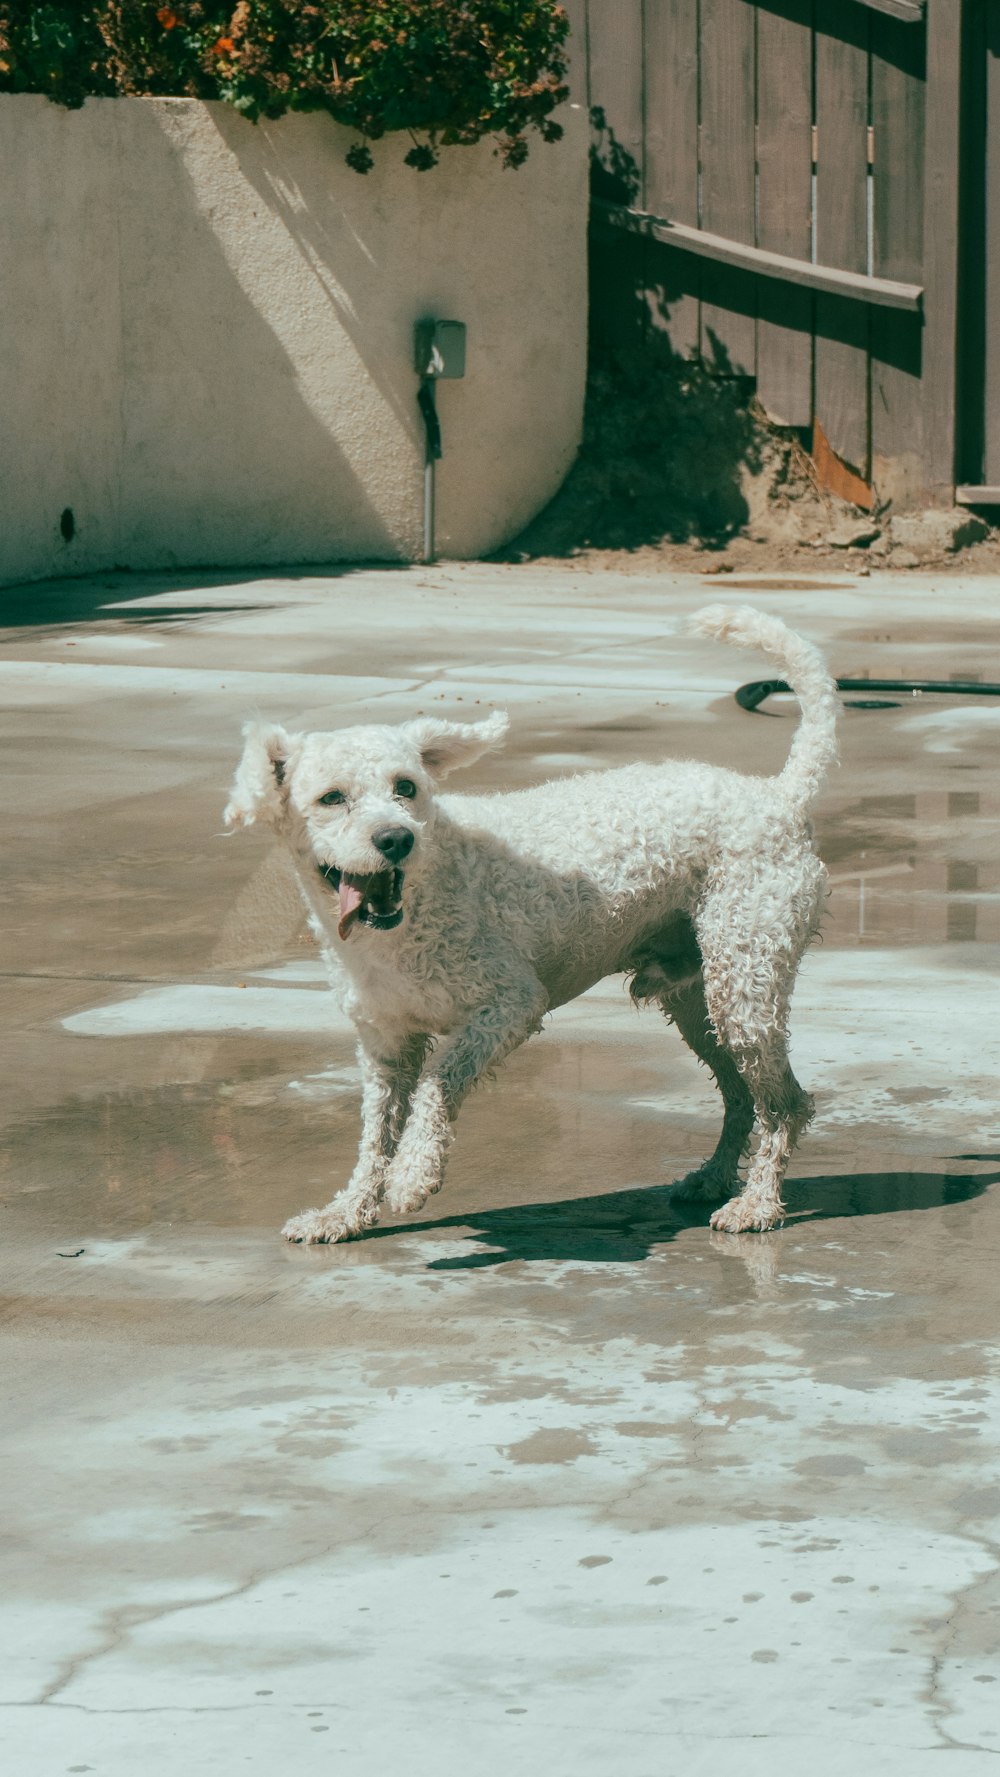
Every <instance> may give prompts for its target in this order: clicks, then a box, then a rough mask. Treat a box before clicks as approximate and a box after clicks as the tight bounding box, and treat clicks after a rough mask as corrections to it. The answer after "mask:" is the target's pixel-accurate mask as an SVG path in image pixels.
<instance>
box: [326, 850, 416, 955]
mask: <svg viewBox="0 0 1000 1777" xmlns="http://www.w3.org/2000/svg"><path fill="white" fill-rule="evenodd" d="M319 873H320V875H321V876H322V878H323V880H324V882H327V883H329V885H330V887H331V888H332V889H336V891H337V894H338V895H339V897H340V919H339V921H338V924H337V936H338V937H339V938H346V937H347V934H348V932H349V931H350V929H351V927H352V926H353V925H362V926H373V927H374V928H375V930H376V931H378V932H391V931H392V928H393V926H398V924H399V922H400V920H401V919H402V917H403V872H402V870H394V869H389V870H374V871H373V872H372V873H371V875H370V876H362V875H359V874H357V873H356V872H354V871H352V870H338V869H337V866H336V865H335V864H321V865H320V866H319Z"/></svg>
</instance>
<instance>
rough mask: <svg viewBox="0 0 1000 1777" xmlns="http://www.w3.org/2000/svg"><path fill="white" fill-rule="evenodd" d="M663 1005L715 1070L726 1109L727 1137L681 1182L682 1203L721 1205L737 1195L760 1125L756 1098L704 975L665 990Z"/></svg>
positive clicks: (678, 1186)
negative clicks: (724, 1037) (721, 1034)
mask: <svg viewBox="0 0 1000 1777" xmlns="http://www.w3.org/2000/svg"><path fill="white" fill-rule="evenodd" d="M657 1003H658V1004H659V1006H660V1007H661V1008H662V1010H663V1011H664V1012H665V1013H666V1016H667V1017H668V1018H669V1019H670V1021H671V1022H672V1023H673V1024H675V1025H676V1026H677V1029H678V1030H679V1031H680V1034H681V1036H682V1037H683V1038H684V1041H685V1042H686V1043H687V1045H688V1047H689V1048H690V1049H693V1051H694V1053H695V1054H696V1055H697V1057H698V1059H699V1061H703V1062H704V1063H705V1065H706V1067H708V1068H709V1069H710V1070H711V1072H712V1074H713V1075H714V1078H715V1083H716V1085H717V1086H718V1088H719V1091H720V1093H721V1094H722V1103H723V1106H724V1113H723V1119H722V1133H721V1135H720V1136H719V1140H718V1144H717V1146H716V1149H715V1152H714V1154H713V1155H712V1157H711V1159H709V1160H706V1161H705V1162H704V1164H703V1165H702V1166H699V1167H697V1168H696V1169H695V1171H694V1172H689V1173H688V1174H687V1177H686V1178H682V1179H679V1180H678V1181H677V1183H676V1185H675V1186H674V1190H675V1192H676V1194H677V1195H678V1196H679V1197H691V1198H710V1199H713V1200H716V1201H717V1200H718V1198H720V1197H727V1196H728V1195H729V1194H730V1192H732V1191H735V1189H736V1187H737V1185H738V1184H739V1165H740V1161H741V1159H742V1158H743V1155H744V1154H745V1152H746V1149H747V1143H748V1142H749V1139H750V1133H751V1130H752V1129H753V1123H754V1108H753V1097H752V1095H751V1092H750V1089H749V1087H748V1086H747V1084H746V1081H745V1080H744V1079H743V1076H742V1075H741V1073H740V1071H739V1068H738V1067H737V1065H736V1063H735V1061H734V1060H733V1057H732V1056H731V1055H730V1053H729V1051H728V1049H726V1048H724V1047H723V1045H722V1044H721V1043H720V1042H719V1040H718V1038H717V1036H716V1034H715V1032H714V1030H713V1029H712V1021H711V1019H710V1018H709V1015H708V1007H707V1005H706V1004H705V983H704V980H703V979H702V977H701V975H700V974H699V975H697V976H696V977H695V979H694V980H693V981H688V982H682V983H678V984H677V985H675V986H667V987H665V988H664V989H663V990H662V991H661V992H660V993H659V994H658V995H657Z"/></svg>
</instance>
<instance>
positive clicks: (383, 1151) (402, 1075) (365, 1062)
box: [282, 1036, 429, 1246]
mask: <svg viewBox="0 0 1000 1777" xmlns="http://www.w3.org/2000/svg"><path fill="white" fill-rule="evenodd" d="M428 1042H429V1039H428V1038H427V1037H426V1036H415V1037H410V1038H409V1039H408V1040H407V1041H406V1042H405V1043H404V1044H403V1045H402V1047H401V1048H400V1049H398V1050H396V1051H395V1052H394V1053H392V1054H391V1055H384V1054H381V1053H379V1048H380V1047H381V1045H379V1044H377V1043H375V1042H373V1039H372V1037H370V1036H369V1037H367V1038H366V1037H365V1036H363V1037H362V1041H361V1042H360V1043H359V1044H358V1061H359V1063H360V1066H361V1078H362V1095H361V1146H360V1149H359V1151H358V1158H357V1164H356V1165H355V1168H354V1171H353V1173H352V1174H351V1177H350V1179H349V1181H348V1183H347V1184H346V1185H345V1187H344V1189H343V1190H342V1191H341V1192H340V1193H339V1194H338V1195H337V1196H336V1197H334V1199H333V1201H332V1202H331V1203H328V1204H327V1205H326V1207H325V1208H324V1209H309V1210H306V1211H305V1213H304V1214H303V1215H298V1216H292V1218H291V1220H290V1221H288V1222H286V1223H285V1226H284V1228H283V1229H282V1233H283V1234H284V1236H285V1238H286V1240H295V1241H299V1242H301V1243H302V1244H303V1245H307V1246H316V1245H320V1244H322V1243H324V1242H332V1241H335V1240H349V1239H350V1237H351V1236H352V1235H353V1234H360V1233H361V1232H362V1231H363V1229H365V1228H370V1227H371V1225H372V1223H373V1222H375V1221H377V1220H378V1212H379V1205H380V1204H381V1202H382V1198H383V1196H384V1195H385V1184H386V1173H387V1170H388V1167H389V1163H390V1161H391V1159H392V1156H393V1154H394V1153H395V1152H396V1148H397V1146H398V1143H399V1137H400V1134H401V1132H402V1129H403V1125H404V1123H405V1120H406V1115H407V1112H408V1111H409V1108H410V1101H411V1099H412V1096H413V1088H414V1086H415V1085H416V1082H417V1079H418V1078H419V1075H420V1070H421V1068H422V1066H423V1064H424V1059H425V1057H426V1054H427V1049H428Z"/></svg>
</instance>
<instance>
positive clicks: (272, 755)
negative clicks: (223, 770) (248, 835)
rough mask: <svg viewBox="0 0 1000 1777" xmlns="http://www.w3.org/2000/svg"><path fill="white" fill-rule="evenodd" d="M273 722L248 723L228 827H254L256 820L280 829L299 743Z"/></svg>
mask: <svg viewBox="0 0 1000 1777" xmlns="http://www.w3.org/2000/svg"><path fill="white" fill-rule="evenodd" d="M299 738H300V737H299V736H298V735H290V734H286V733H285V730H284V729H283V728H277V727H275V726H274V725H273V724H272V723H269V722H245V723H244V725H243V757H242V759H241V760H240V762H239V764H238V766H237V767H236V776H235V778H234V779H233V788H232V791H231V793H230V797H229V801H228V803H227V804H226V808H225V811H224V813H223V816H222V818H223V820H224V822H225V824H226V826H227V827H252V826H253V824H254V822H255V821H258V820H265V821H270V822H271V824H272V826H278V825H279V823H280V822H281V821H282V819H283V818H284V813H285V804H286V801H287V797H288V790H287V787H286V782H285V780H286V776H287V771H288V761H289V758H290V756H291V754H292V753H293V752H294V750H295V746H296V744H297V742H298V740H299Z"/></svg>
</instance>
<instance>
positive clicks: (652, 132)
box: [644, 0, 701, 356]
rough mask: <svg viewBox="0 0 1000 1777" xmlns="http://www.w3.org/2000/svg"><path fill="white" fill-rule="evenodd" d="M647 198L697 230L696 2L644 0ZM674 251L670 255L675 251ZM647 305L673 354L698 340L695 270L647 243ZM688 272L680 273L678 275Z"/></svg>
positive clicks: (659, 211)
mask: <svg viewBox="0 0 1000 1777" xmlns="http://www.w3.org/2000/svg"><path fill="white" fill-rule="evenodd" d="M645 47H646V197H645V206H644V207H645V208H646V209H647V210H651V211H653V213H654V214H655V215H657V216H669V217H670V218H671V220H673V221H676V222H681V223H687V224H688V225H689V226H691V227H693V228H697V226H698V222H699V215H698V0H646V22H645ZM674 257H676V256H674ZM647 265H648V268H649V274H650V305H651V311H652V321H653V325H654V326H658V327H663V328H664V329H665V330H666V332H667V334H668V335H669V338H670V343H671V345H672V347H673V349H674V351H675V352H681V353H683V354H684V355H685V356H688V355H690V353H691V352H696V351H697V350H698V348H699V345H700V342H701V334H700V317H699V309H700V296H701V273H700V271H699V270H698V268H697V266H694V267H692V266H690V264H689V262H688V261H687V259H686V258H685V260H684V262H683V264H680V265H678V264H673V263H671V255H670V254H667V253H661V252H658V251H657V249H656V248H653V249H651V251H650V254H649V257H648V260H647ZM685 273H686V274H687V275H686V276H685V275H684V274H685Z"/></svg>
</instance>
